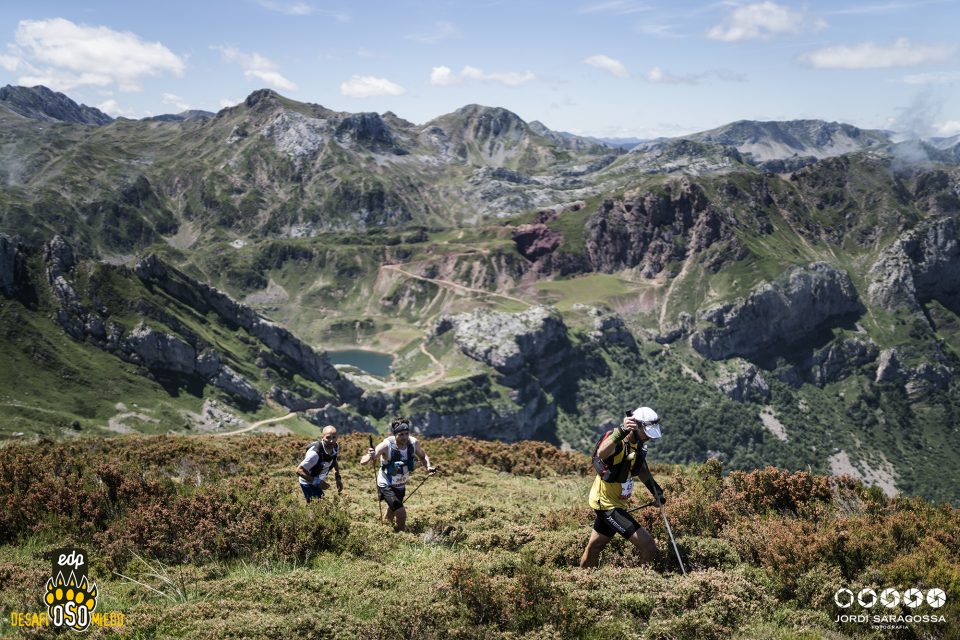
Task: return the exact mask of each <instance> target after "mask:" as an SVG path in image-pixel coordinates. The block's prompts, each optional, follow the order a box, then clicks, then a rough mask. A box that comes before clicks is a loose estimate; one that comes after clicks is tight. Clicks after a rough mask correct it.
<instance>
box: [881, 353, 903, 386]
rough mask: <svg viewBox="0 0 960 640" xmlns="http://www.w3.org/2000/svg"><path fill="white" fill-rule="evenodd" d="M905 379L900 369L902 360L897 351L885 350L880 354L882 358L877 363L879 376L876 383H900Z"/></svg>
mask: <svg viewBox="0 0 960 640" xmlns="http://www.w3.org/2000/svg"><path fill="white" fill-rule="evenodd" d="M902 378H903V370H902V369H901V368H900V358H899V357H898V356H897V350H896V349H884V350H883V351H881V352H880V358H879V360H878V361H877V375H876V378H875V379H874V380H875V382H878V383H880V382H898V381H900V380H901V379H902Z"/></svg>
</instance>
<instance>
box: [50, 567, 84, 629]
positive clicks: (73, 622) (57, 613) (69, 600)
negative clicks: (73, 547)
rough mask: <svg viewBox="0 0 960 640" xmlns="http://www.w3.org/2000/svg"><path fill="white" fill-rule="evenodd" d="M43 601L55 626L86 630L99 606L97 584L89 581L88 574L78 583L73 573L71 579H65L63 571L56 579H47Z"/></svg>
mask: <svg viewBox="0 0 960 640" xmlns="http://www.w3.org/2000/svg"><path fill="white" fill-rule="evenodd" d="M43 602H44V604H46V605H47V615H49V616H50V621H51V623H53V625H54V626H57V627H70V628H71V629H73V630H75V631H84V630H85V629H86V628H87V627H89V626H90V620H91V615H92V613H93V610H94V609H95V608H96V607H97V585H96V584H93V583H92V582H87V577H86V576H84V577H82V578H81V579H80V582H79V583H78V582H77V580H76V578H75V577H74V575H73V573H71V574H70V578H69V579H64V577H63V574H62V573H61V574H58V575H57V579H56V580H54V579H53V578H52V577H51V578H50V579H49V580H47V591H46V594H45V595H44V596H43Z"/></svg>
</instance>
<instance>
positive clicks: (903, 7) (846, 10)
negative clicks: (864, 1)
mask: <svg viewBox="0 0 960 640" xmlns="http://www.w3.org/2000/svg"><path fill="white" fill-rule="evenodd" d="M952 1H953V0H919V1H918V2H887V3H884V4H873V5H862V6H855V7H842V8H839V9H832V10H830V11H828V12H827V13H829V14H830V15H859V14H877V13H892V12H894V11H910V10H914V9H917V8H918V7H922V6H923V5H928V4H942V3H945V2H952Z"/></svg>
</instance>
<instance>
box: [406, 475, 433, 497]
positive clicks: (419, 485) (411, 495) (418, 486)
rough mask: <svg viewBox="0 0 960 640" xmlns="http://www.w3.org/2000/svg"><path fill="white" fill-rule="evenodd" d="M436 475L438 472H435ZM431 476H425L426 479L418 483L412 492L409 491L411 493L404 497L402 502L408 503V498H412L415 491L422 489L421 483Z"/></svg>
mask: <svg viewBox="0 0 960 640" xmlns="http://www.w3.org/2000/svg"><path fill="white" fill-rule="evenodd" d="M437 473H439V472H437ZM432 475H433V474H430V473H428V474H427V477H426V478H424V479H423V480H421V481H420V484H418V485H417V487H416V489H414V490H413V491H411V492H410V495H408V496H405V497H404V498H403V501H404V502H409V501H410V498H412V497H413V494H415V493H416V492H417V489H419V488H420V487H422V486H423V483H424V482H426V481H427V480H429V479H430V477H431V476H432Z"/></svg>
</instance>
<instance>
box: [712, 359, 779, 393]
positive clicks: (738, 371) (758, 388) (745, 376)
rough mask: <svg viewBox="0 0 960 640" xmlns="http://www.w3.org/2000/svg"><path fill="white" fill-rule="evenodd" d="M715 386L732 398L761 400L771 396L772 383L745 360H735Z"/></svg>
mask: <svg viewBox="0 0 960 640" xmlns="http://www.w3.org/2000/svg"><path fill="white" fill-rule="evenodd" d="M728 364H730V365H731V366H730V368H728V369H727V370H726V371H725V372H724V374H723V375H721V376H720V378H718V379H717V381H716V383H715V385H714V386H716V388H717V389H718V390H719V391H720V393H722V394H724V395H725V396H727V397H728V398H730V399H731V400H736V401H737V402H759V401H761V400H767V399H768V398H769V397H770V385H769V384H767V381H766V380H765V379H764V377H763V374H762V373H761V372H760V370H759V369H758V368H757V367H756V366H754V365H753V364H750V363H749V362H746V361H743V360H734V361H731V362H730V363H728Z"/></svg>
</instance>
